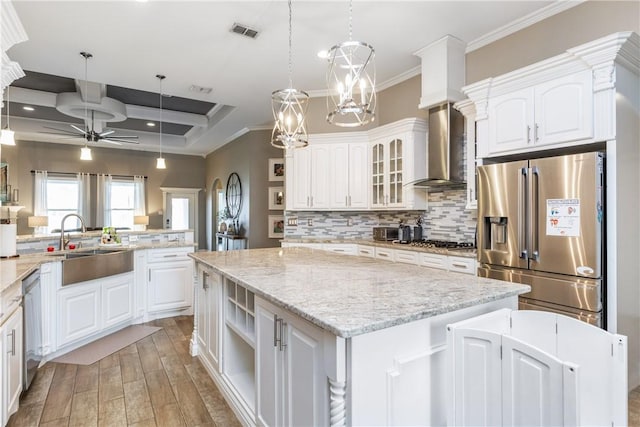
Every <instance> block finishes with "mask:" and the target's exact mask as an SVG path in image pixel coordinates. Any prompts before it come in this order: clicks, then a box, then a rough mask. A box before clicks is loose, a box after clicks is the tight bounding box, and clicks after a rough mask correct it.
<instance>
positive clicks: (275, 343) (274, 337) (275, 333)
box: [273, 314, 279, 347]
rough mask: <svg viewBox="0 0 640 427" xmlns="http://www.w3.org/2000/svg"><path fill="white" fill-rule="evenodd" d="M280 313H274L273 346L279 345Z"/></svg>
mask: <svg viewBox="0 0 640 427" xmlns="http://www.w3.org/2000/svg"><path fill="white" fill-rule="evenodd" d="M278 322H279V320H278V315H277V314H274V315H273V346H274V347H277V346H278Z"/></svg>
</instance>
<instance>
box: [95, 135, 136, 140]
mask: <svg viewBox="0 0 640 427" xmlns="http://www.w3.org/2000/svg"><path fill="white" fill-rule="evenodd" d="M100 136H102V135H100ZM113 138H118V139H138V137H137V136H134V135H122V136H120V135H113Z"/></svg>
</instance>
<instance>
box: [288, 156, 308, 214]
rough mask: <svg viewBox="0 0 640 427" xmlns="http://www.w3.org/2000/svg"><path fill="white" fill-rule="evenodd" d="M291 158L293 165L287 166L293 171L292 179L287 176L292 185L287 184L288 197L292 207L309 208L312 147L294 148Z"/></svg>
mask: <svg viewBox="0 0 640 427" xmlns="http://www.w3.org/2000/svg"><path fill="white" fill-rule="evenodd" d="M288 159H289V158H287V160H288ZM291 159H292V163H293V167H288V166H287V167H288V170H290V171H291V172H292V173H291V179H289V178H288V177H287V184H291V185H287V191H286V197H287V198H288V199H290V200H291V209H308V208H309V207H310V200H311V148H310V147H307V148H302V149H297V150H293V155H292V158H291ZM287 164H288V165H291V163H287ZM287 175H289V174H288V173H287Z"/></svg>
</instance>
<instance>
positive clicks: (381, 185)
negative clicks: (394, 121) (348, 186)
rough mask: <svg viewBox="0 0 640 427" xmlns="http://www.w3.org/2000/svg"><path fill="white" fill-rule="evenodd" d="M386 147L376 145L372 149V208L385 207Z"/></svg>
mask: <svg viewBox="0 0 640 427" xmlns="http://www.w3.org/2000/svg"><path fill="white" fill-rule="evenodd" d="M385 157H386V154H385V146H384V144H374V145H373V146H372V147H371V207H373V208H381V207H384V205H385V203H386V200H385V172H384V164H385Z"/></svg>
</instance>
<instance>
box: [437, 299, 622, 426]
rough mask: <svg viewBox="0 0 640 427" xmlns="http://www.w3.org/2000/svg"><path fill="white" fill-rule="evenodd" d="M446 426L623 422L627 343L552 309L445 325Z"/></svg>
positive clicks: (505, 311) (499, 314)
mask: <svg viewBox="0 0 640 427" xmlns="http://www.w3.org/2000/svg"><path fill="white" fill-rule="evenodd" d="M447 345H448V351H447V357H448V359H449V362H450V363H449V364H448V366H449V369H450V372H449V374H448V377H449V378H450V379H451V380H450V381H451V384H452V387H451V395H450V396H449V399H448V406H449V408H448V419H449V423H450V424H451V425H456V426H478V425H537V426H554V425H626V421H627V340H626V337H624V336H621V335H615V334H610V333H609V332H607V331H605V330H603V329H600V328H597V327H594V326H591V325H589V324H587V323H584V322H581V321H579V320H576V319H573V318H570V317H567V316H563V315H558V314H554V313H549V312H542V311H533V310H524V311H522V310H521V311H516V310H509V309H502V310H498V311H494V312H491V313H488V314H484V315H481V316H477V317H473V318H470V319H467V320H463V321H461V322H457V323H452V324H449V325H447Z"/></svg>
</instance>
